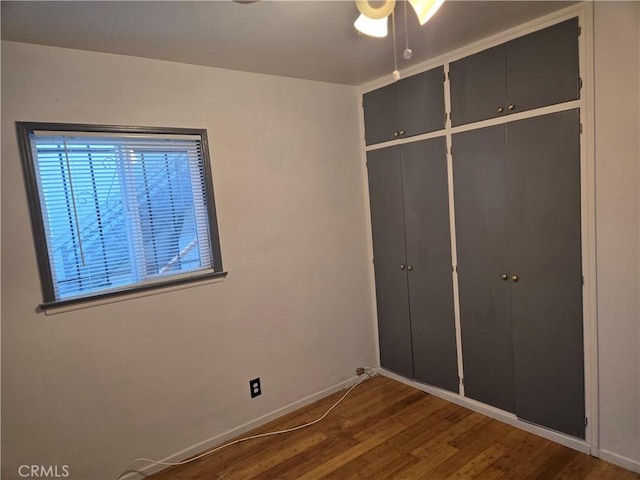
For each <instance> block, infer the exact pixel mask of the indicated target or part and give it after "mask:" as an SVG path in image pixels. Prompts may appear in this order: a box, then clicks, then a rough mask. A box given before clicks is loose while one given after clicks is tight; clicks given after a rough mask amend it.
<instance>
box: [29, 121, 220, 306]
mask: <svg viewBox="0 0 640 480" xmlns="http://www.w3.org/2000/svg"><path fill="white" fill-rule="evenodd" d="M17 127H18V136H19V139H20V146H21V149H22V160H23V169H24V173H25V179H26V184H27V191H28V194H29V201H30V210H31V223H32V227H33V231H34V239H35V244H36V253H37V256H38V267H39V269H40V277H41V284H42V291H43V297H44V306H45V307H46V306H47V305H56V304H64V303H71V302H77V301H80V300H84V299H87V298H95V297H102V296H105V295H113V294H118V293H122V292H125V291H126V292H130V291H136V290H143V289H149V288H154V287H158V286H164V285H167V284H173V283H183V282H189V281H193V280H199V279H203V278H210V277H215V276H223V275H224V272H223V271H222V261H221V258H220V246H219V240H218V228H217V222H216V213H215V204H214V197H213V185H212V179H211V172H210V167H209V154H208V148H207V137H206V131H205V130H190V129H165V128H143V127H100V126H95V125H68V124H44V123H22V122H19V123H18V124H17Z"/></svg>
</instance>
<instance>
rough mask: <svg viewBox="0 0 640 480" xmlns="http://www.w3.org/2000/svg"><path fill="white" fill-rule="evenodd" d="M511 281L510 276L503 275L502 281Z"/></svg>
mask: <svg viewBox="0 0 640 480" xmlns="http://www.w3.org/2000/svg"><path fill="white" fill-rule="evenodd" d="M508 279H509V275H507V274H506V273H503V274H502V280H504V281H505V282H506V281H507V280H508Z"/></svg>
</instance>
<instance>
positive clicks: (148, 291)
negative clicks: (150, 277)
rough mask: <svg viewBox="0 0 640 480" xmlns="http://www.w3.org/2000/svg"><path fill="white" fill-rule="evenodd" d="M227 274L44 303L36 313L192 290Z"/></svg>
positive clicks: (140, 286) (71, 309)
mask: <svg viewBox="0 0 640 480" xmlns="http://www.w3.org/2000/svg"><path fill="white" fill-rule="evenodd" d="M227 273H228V272H213V273H208V274H205V275H199V276H197V277H187V278H180V279H176V280H169V281H166V282H162V283H156V284H150V285H138V286H134V287H131V288H129V289H126V290H118V291H113V292H106V293H102V294H99V295H92V296H90V297H82V298H72V299H68V300H59V301H55V302H46V303H41V304H40V305H38V307H37V309H36V311H37V312H38V313H40V312H44V314H45V315H55V314H58V313H64V312H68V311H73V310H80V309H84V308H92V307H98V306H101V305H106V304H109V303H118V302H123V301H127V300H132V299H136V298H141V297H147V296H151V295H158V294H161V293H165V292H172V291H176V290H182V289H185V288H193V287H198V286H202V285H206V284H211V283H221V282H222V281H223V280H224V279H225V277H226V276H227Z"/></svg>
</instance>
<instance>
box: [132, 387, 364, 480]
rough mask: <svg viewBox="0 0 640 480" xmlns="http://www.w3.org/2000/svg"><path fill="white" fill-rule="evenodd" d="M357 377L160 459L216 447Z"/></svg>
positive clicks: (142, 471) (140, 473) (151, 468)
mask: <svg viewBox="0 0 640 480" xmlns="http://www.w3.org/2000/svg"><path fill="white" fill-rule="evenodd" d="M358 378H359V377H353V378H350V379H348V380H345V381H344V382H340V383H338V384H336V385H333V386H331V387H329V388H325V389H324V390H321V391H319V392H317V393H314V394H312V395H309V396H308V397H305V398H303V399H301V400H298V401H295V402H292V403H290V404H289V405H285V406H284V407H281V408H278V409H276V410H274V411H272V412H270V413H267V414H265V415H262V416H261V417H258V418H256V419H255V420H251V421H250V422H247V423H245V424H243V425H240V426H238V427H236V428H232V429H231V430H228V431H226V432H224V433H221V434H219V435H216V436H214V437H211V438H209V439H207V440H203V441H202V442H199V443H196V444H195V445H192V446H190V447H187V448H185V449H184V450H181V451H179V452H177V453H174V454H173V455H170V456H168V457H166V458H164V459H162V460H160V461H161V462H165V463H172V462H179V461H181V460H184V459H186V458H189V457H192V456H194V455H197V454H199V453H202V452H204V451H206V450H209V449H211V448H213V447H216V446H217V445H221V444H223V443H225V442H227V441H229V440H231V439H232V438H235V437H238V436H240V435H242V434H243V433H245V432H248V431H250V430H253V429H254V428H257V427H260V426H262V425H264V424H265V423H268V422H270V421H271V420H275V419H276V418H278V417H281V416H283V415H286V414H287V413H290V412H293V411H294V410H297V409H299V408H302V407H304V406H305V405H308V404H310V403H313V402H315V401H317V400H320V399H322V398H324V397H327V396H329V395H331V394H332V393H335V392H338V391H340V390H343V389H345V388H348V387H350V386H352V385H353V384H354V383H355V382H356V380H357V379H358ZM165 468H167V467H165V466H162V465H148V466H146V467H142V468H138V469H137V471H136V472H131V473H128V474H126V475H123V476H122V477H121V479H122V480H135V479H143V478H146V477H147V476H149V475H151V474H153V473H157V472H159V471H161V470H163V469H165Z"/></svg>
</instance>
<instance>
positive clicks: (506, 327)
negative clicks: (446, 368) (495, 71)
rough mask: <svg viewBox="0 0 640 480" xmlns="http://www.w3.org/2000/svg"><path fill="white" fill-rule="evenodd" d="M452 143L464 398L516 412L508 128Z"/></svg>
mask: <svg viewBox="0 0 640 480" xmlns="http://www.w3.org/2000/svg"><path fill="white" fill-rule="evenodd" d="M452 143H453V176H454V198H455V209H456V236H457V251H458V286H459V293H460V324H461V334H462V346H463V348H462V359H463V365H464V390H465V395H466V396H468V397H470V398H473V399H474V400H478V401H481V402H484V403H487V404H489V405H493V406H494V407H498V408H501V409H503V410H506V411H509V412H513V411H515V397H514V383H513V354H512V338H511V335H512V334H511V323H510V319H509V308H508V303H509V298H508V296H509V289H510V285H509V284H510V283H511V282H510V281H508V282H507V281H505V280H504V279H503V276H505V275H508V272H509V261H508V251H509V238H508V227H507V210H506V208H507V191H506V164H505V163H506V145H505V126H504V125H498V126H494V127H489V128H482V129H479V130H471V131H468V132H463V133H458V134H455V135H453V139H452ZM507 278H508V277H507Z"/></svg>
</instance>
